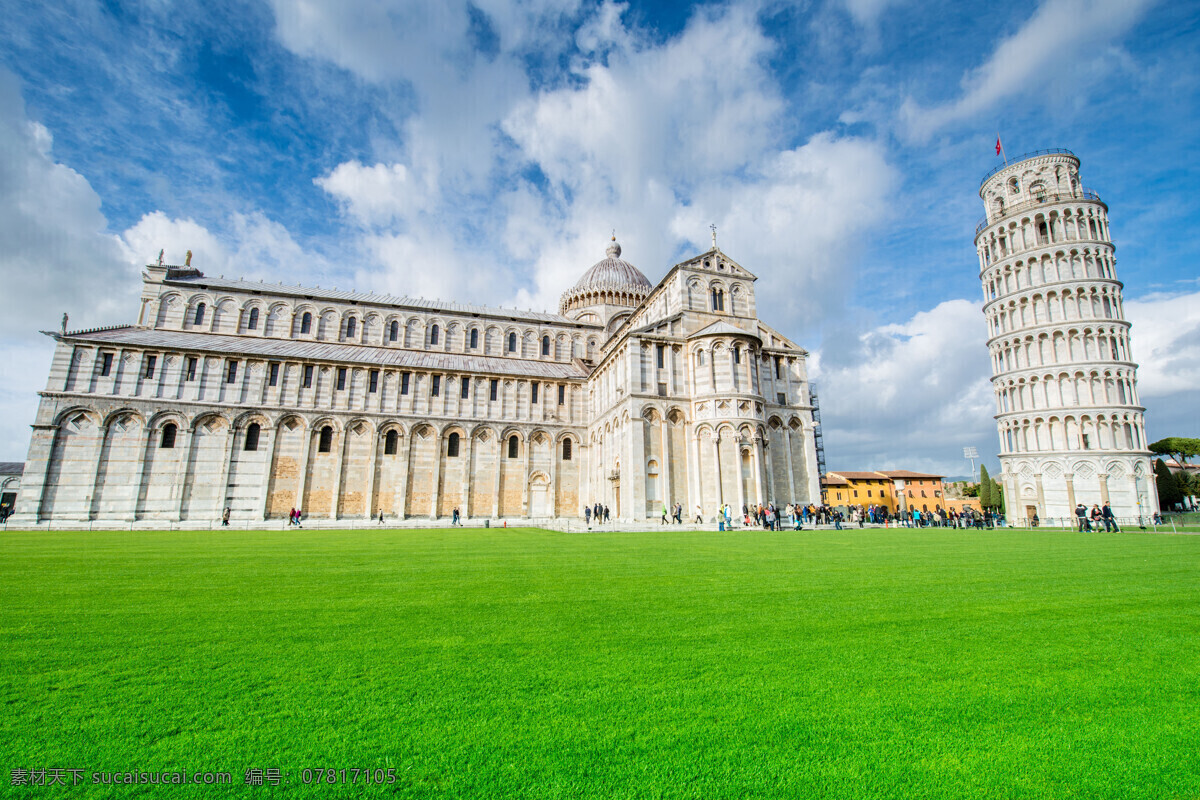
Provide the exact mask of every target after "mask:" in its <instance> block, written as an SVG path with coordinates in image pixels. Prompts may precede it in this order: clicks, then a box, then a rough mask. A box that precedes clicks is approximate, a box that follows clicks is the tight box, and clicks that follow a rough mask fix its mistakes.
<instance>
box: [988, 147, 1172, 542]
mask: <svg viewBox="0 0 1200 800" xmlns="http://www.w3.org/2000/svg"><path fill="white" fill-rule="evenodd" d="M979 196H980V197H981V198H982V199H983V202H984V206H985V208H986V211H987V214H986V216H985V217H984V218H983V220H981V221H980V223H979V226H978V227H977V228H976V230H975V247H976V250H977V251H978V253H979V278H980V280H981V281H982V282H983V300H984V305H983V313H984V315H985V316H986V317H987V324H988V350H989V352H990V354H991V358H992V387H993V389H994V391H995V396H996V427H997V429H998V430H999V433H1000V465H1001V481H1002V483H1003V485H1004V499H1005V505H1006V506H1007V512H1008V517H1009V519H1010V520H1014V521H1015V520H1017V519H1028V518H1032V517H1033V515H1034V513H1035V512H1036V513H1037V515H1038V516H1039V517H1040V519H1041V520H1042V521H1043V524H1047V523H1048V522H1049V521H1050V520H1052V519H1054V520H1057V519H1060V518H1064V517H1066V518H1070V519H1071V520H1072V521H1073V513H1074V508H1075V504H1076V503H1083V504H1084V505H1085V506H1087V507H1088V509H1090V508H1091V506H1092V504H1093V503H1095V504H1099V505H1103V504H1104V503H1105V502H1108V503H1110V504H1111V505H1112V509H1113V513H1114V514H1116V515H1117V517H1118V518H1120V519H1122V520H1132V519H1137V518H1139V517H1142V516H1144V515H1148V514H1150V513H1153V511H1155V510H1157V508H1158V499H1157V493H1156V490H1155V486H1154V476H1153V473H1152V472H1151V468H1150V452H1149V450H1147V449H1146V436H1145V431H1144V427H1143V420H1142V415H1143V412H1144V411H1145V409H1144V408H1143V407H1142V406H1141V404H1140V402H1139V400H1138V394H1137V364H1136V363H1134V361H1133V353H1132V351H1131V349H1130V343H1129V327H1130V326H1129V323H1128V322H1126V320H1125V311H1124V305H1123V302H1122V299H1121V287H1122V284H1121V282H1120V281H1119V280H1117V273H1116V259H1115V258H1114V257H1113V251H1114V249H1115V248H1114V247H1113V244H1112V241H1111V239H1110V238H1109V232H1108V206H1107V205H1105V204H1104V202H1103V201H1102V200H1101V199H1100V197H1099V196H1098V195H1097V194H1096V193H1095V192H1093V191H1092V190H1090V189H1084V188H1083V187H1082V185H1081V183H1080V180H1079V159H1078V158H1076V157H1075V155H1074V154H1073V153H1071V152H1070V151H1068V150H1040V151H1038V152H1036V153H1030V154H1028V155H1024V156H1021V157H1020V158H1019V159H1017V160H1016V161H1013V162H1012V163H1009V164H1006V165H1005V166H1002V167H997V168H996V169H994V170H992V172H991V173H990V174H988V175H987V177H985V178H984V179H983V185H982V186H981V187H980V189H979Z"/></svg>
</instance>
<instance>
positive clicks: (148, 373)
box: [146, 356, 158, 378]
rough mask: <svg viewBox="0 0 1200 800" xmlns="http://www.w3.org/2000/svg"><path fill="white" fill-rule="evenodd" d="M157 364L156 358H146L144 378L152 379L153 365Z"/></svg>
mask: <svg viewBox="0 0 1200 800" xmlns="http://www.w3.org/2000/svg"><path fill="white" fill-rule="evenodd" d="M157 362H158V356H146V377H147V378H153V377H154V365H155V364H156V363H157Z"/></svg>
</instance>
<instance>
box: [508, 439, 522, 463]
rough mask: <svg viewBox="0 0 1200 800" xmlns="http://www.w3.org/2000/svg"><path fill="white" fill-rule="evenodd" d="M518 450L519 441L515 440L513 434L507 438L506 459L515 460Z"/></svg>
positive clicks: (519, 446)
mask: <svg viewBox="0 0 1200 800" xmlns="http://www.w3.org/2000/svg"><path fill="white" fill-rule="evenodd" d="M520 449H521V440H520V439H518V438H517V435H516V434H513V435H512V436H510V437H508V457H509V458H516V457H517V453H518V452H519V451H520Z"/></svg>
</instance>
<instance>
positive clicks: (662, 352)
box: [654, 344, 667, 369]
mask: <svg viewBox="0 0 1200 800" xmlns="http://www.w3.org/2000/svg"><path fill="white" fill-rule="evenodd" d="M666 350H667V348H666V347H664V346H663V345H661V344H660V345H657V346H656V347H655V353H654V357H655V359H657V364H658V368H659V369H662V368H663V366H664V364H665V361H666Z"/></svg>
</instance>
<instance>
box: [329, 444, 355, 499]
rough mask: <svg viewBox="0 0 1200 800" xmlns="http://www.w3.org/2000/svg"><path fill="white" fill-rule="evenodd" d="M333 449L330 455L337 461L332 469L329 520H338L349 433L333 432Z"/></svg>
mask: <svg viewBox="0 0 1200 800" xmlns="http://www.w3.org/2000/svg"><path fill="white" fill-rule="evenodd" d="M333 438H334V442H333V444H334V447H331V448H329V449H330V451H331V455H332V453H337V461H336V462H335V463H334V469H333V492H332V493H331V494H330V497H329V518H330V519H337V518H338V504H339V502H340V501H341V497H342V470H344V469H345V468H346V445H347V444H348V443H349V442H350V431H348V430H341V431H339V430H334V432H333Z"/></svg>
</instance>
